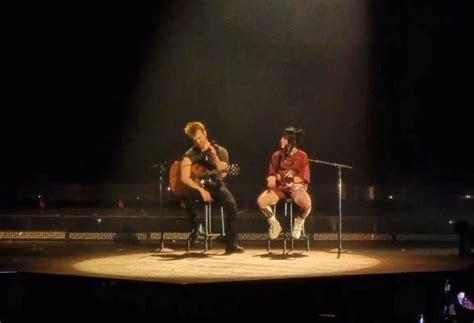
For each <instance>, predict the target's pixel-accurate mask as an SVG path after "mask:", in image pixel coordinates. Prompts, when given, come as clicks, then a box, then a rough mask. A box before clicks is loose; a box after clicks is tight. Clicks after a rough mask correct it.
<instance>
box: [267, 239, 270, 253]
mask: <svg viewBox="0 0 474 323" xmlns="http://www.w3.org/2000/svg"><path fill="white" fill-rule="evenodd" d="M267 252H270V239H267Z"/></svg>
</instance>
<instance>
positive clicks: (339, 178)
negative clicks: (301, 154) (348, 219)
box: [309, 159, 352, 259]
mask: <svg viewBox="0 0 474 323" xmlns="http://www.w3.org/2000/svg"><path fill="white" fill-rule="evenodd" d="M309 161H310V162H313V163H317V164H324V165H329V166H333V167H337V199H338V211H339V230H338V240H339V246H338V248H337V249H331V250H329V251H328V252H331V253H334V252H337V258H338V259H339V258H340V257H341V253H342V252H345V253H349V252H350V251H348V250H342V171H341V168H347V169H352V166H348V165H343V164H337V163H330V162H326V161H322V160H318V159H309Z"/></svg>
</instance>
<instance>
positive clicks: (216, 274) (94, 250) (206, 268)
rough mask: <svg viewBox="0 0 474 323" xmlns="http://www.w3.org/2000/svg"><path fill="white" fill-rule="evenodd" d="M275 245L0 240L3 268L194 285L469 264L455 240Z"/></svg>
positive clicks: (453, 268) (0, 266) (426, 269)
mask: <svg viewBox="0 0 474 323" xmlns="http://www.w3.org/2000/svg"><path fill="white" fill-rule="evenodd" d="M280 244H281V242H280ZM280 244H279V243H278V242H274V243H273V244H272V250H271V252H270V253H269V252H267V250H266V246H265V245H255V244H253V245H246V244H245V243H244V244H243V246H244V247H245V248H246V252H245V253H244V254H232V255H225V254H224V250H223V248H222V246H221V245H218V244H215V245H214V247H213V249H211V250H209V251H207V252H206V253H204V252H203V250H202V249H197V248H194V249H192V250H191V252H190V253H188V254H187V253H186V252H185V246H184V244H183V243H172V244H169V243H167V244H165V247H166V248H164V249H163V250H161V251H160V252H158V250H159V249H157V247H158V246H157V245H156V243H155V244H150V243H135V244H133V243H124V242H121V243H119V242H95V241H94V242H37V241H34V242H33V241H30V242H26V241H22V242H8V241H4V242H1V243H0V254H1V256H0V270H1V271H3V272H5V271H13V272H16V271H20V272H32V273H48V274H58V275H75V276H86V277H104V278H115V279H127V280H141V281H155V282H162V283H177V284H192V283H208V282H229V281H251V280H270V279H288V278H303V277H305V278H308V277H328V276H333V277H335V276H346V275H365V274H367V275H368V274H371V275H373V274H386V273H410V272H436V271H458V270H465V269H469V268H470V267H472V265H473V264H474V259H471V258H469V259H465V258H459V257H458V256H457V253H458V250H457V248H455V247H454V246H452V245H440V244H438V245H433V244H427V243H424V244H421V243H417V244H410V245H409V244H397V245H395V244H385V245H381V244H370V243H365V244H360V243H359V244H358V243H351V244H345V245H344V248H346V247H347V248H348V249H347V251H350V252H349V253H342V254H341V255H340V258H337V253H332V252H328V251H334V250H332V249H331V248H334V247H335V246H334V243H332V244H326V245H325V244H320V245H318V246H317V247H314V246H313V247H312V248H311V250H310V252H306V251H305V250H304V248H303V243H301V246H299V248H298V249H296V250H294V251H292V252H291V253H289V254H285V255H283V254H282V249H281V247H280ZM336 250H337V249H336ZM343 251H346V250H345V249H343Z"/></svg>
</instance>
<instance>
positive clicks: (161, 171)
mask: <svg viewBox="0 0 474 323" xmlns="http://www.w3.org/2000/svg"><path fill="white" fill-rule="evenodd" d="M164 165H166V162H159V163H156V164H153V165H152V166H150V168H156V167H159V174H160V177H159V186H158V191H159V196H160V204H159V213H160V227H161V237H160V247H159V248H158V249H156V250H155V251H156V252H162V251H164V248H165V239H164V235H165V232H164V223H165V221H164V218H163V181H164V174H165V173H166V168H165V167H164Z"/></svg>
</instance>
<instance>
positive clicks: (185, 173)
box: [181, 157, 212, 202]
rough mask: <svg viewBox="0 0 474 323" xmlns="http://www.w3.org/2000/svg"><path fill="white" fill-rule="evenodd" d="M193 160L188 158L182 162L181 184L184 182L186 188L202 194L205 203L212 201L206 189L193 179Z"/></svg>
mask: <svg viewBox="0 0 474 323" xmlns="http://www.w3.org/2000/svg"><path fill="white" fill-rule="evenodd" d="M191 165H192V162H191V159H189V158H188V157H184V158H183V160H182V161H181V182H183V183H184V184H185V185H186V186H188V187H190V188H192V189H195V190H198V191H199V193H201V197H202V199H203V200H204V201H205V202H210V201H212V198H211V195H210V194H209V192H208V191H206V190H205V189H204V188H202V187H201V186H199V185H198V184H197V183H196V182H195V181H193V179H192V178H191Z"/></svg>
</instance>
